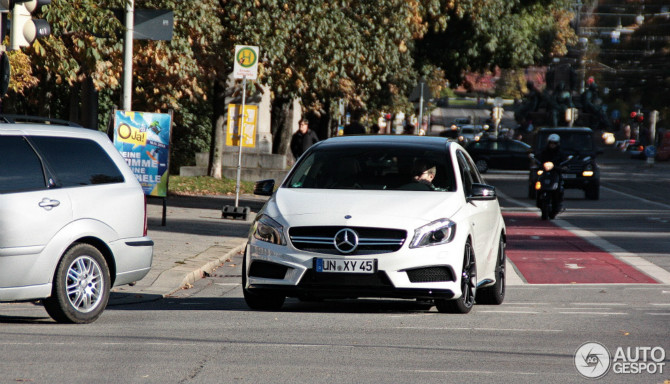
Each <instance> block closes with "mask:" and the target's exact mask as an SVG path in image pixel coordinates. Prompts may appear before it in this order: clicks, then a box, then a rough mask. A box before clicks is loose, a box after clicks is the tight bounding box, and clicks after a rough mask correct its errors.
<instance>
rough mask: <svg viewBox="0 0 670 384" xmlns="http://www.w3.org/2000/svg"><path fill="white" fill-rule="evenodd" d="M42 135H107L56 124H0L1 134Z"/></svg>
mask: <svg viewBox="0 0 670 384" xmlns="http://www.w3.org/2000/svg"><path fill="white" fill-rule="evenodd" d="M8 133H10V134H21V135H28V136H30V135H42V136H64V137H83V136H86V137H99V136H100V135H103V136H105V137H106V135H105V134H104V133H103V132H100V131H97V130H94V129H88V128H83V127H76V126H66V125H56V124H34V123H25V124H24V123H21V124H13V123H0V135H1V134H8Z"/></svg>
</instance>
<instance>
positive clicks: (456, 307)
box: [435, 240, 477, 313]
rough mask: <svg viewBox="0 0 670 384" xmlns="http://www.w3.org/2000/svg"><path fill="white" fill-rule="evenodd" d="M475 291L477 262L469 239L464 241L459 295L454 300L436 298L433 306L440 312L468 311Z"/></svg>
mask: <svg viewBox="0 0 670 384" xmlns="http://www.w3.org/2000/svg"><path fill="white" fill-rule="evenodd" d="M476 293H477V263H476V262H475V254H474V252H473V250H472V244H471V243H470V240H468V242H467V243H465V251H464V254H463V270H462V272H461V297H459V298H458V299H455V300H445V299H437V300H435V307H436V308H437V311H438V312H441V313H468V312H470V310H471V309H472V306H473V305H474V304H475V294H476Z"/></svg>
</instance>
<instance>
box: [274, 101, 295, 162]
mask: <svg viewBox="0 0 670 384" xmlns="http://www.w3.org/2000/svg"><path fill="white" fill-rule="evenodd" d="M292 104H293V103H292V102H291V100H286V99H275V101H274V103H272V123H271V130H272V141H273V145H272V152H273V153H276V154H280V155H285V156H288V155H289V154H290V153H291V151H290V148H291V135H292V134H293V132H291V112H292V111H291V105H292Z"/></svg>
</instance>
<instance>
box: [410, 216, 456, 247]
mask: <svg viewBox="0 0 670 384" xmlns="http://www.w3.org/2000/svg"><path fill="white" fill-rule="evenodd" d="M455 235H456V223H454V222H453V221H451V220H449V219H440V220H436V221H433V222H432V223H430V224H426V225H424V226H423V227H420V228H417V229H415V230H414V238H413V239H412V242H411V243H410V244H409V247H410V248H420V247H428V246H431V245H439V244H446V243H448V242H450V241H451V240H453V239H454V236H455Z"/></svg>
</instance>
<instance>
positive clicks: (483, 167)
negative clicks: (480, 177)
mask: <svg viewBox="0 0 670 384" xmlns="http://www.w3.org/2000/svg"><path fill="white" fill-rule="evenodd" d="M475 165H476V166H477V170H478V171H479V173H486V171H488V170H489V163H487V162H486V160H484V159H479V160H477V161H476V162H475Z"/></svg>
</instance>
